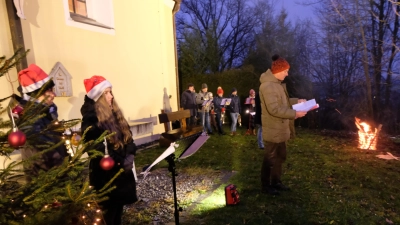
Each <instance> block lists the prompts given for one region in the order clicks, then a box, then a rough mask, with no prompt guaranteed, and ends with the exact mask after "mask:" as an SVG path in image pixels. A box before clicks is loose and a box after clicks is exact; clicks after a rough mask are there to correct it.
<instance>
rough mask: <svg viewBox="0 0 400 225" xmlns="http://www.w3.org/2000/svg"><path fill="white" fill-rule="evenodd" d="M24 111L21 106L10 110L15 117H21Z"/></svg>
mask: <svg viewBox="0 0 400 225" xmlns="http://www.w3.org/2000/svg"><path fill="white" fill-rule="evenodd" d="M23 110H24V108H22V106H20V105H17V106H15V107H14V108H13V109H12V111H11V112H12V114H14V115H17V116H21V114H22V111H23Z"/></svg>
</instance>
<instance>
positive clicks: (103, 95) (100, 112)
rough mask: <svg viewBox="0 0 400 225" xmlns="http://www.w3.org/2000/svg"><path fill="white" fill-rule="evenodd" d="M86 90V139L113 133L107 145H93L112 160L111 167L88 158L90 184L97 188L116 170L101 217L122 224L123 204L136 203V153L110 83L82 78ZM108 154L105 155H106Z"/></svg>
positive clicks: (100, 78)
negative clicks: (106, 132) (134, 170)
mask: <svg viewBox="0 0 400 225" xmlns="http://www.w3.org/2000/svg"><path fill="white" fill-rule="evenodd" d="M84 85H85V89H86V92H87V94H86V96H85V102H84V104H83V106H82V108H81V114H82V125H81V130H82V131H85V130H86V129H87V128H88V127H90V129H89V130H88V131H87V132H86V135H85V140H84V141H85V142H88V141H91V140H96V139H98V138H99V137H100V136H101V135H102V134H103V133H104V132H105V131H106V130H107V131H108V132H109V133H113V132H114V133H115V135H113V136H111V137H109V138H107V141H106V145H107V148H106V145H105V144H104V143H99V144H97V145H96V146H95V149H96V150H97V151H100V152H102V153H103V154H105V153H107V152H106V150H107V151H108V154H109V157H111V158H112V159H113V160H114V162H115V163H114V166H112V168H105V165H104V164H103V163H102V158H103V157H101V156H99V157H96V158H93V159H91V160H90V164H89V169H90V172H89V179H90V184H91V185H92V186H94V188H95V189H96V190H100V189H102V188H103V187H104V185H106V184H107V183H108V182H109V181H110V180H111V179H112V178H113V177H114V176H115V175H116V174H117V173H118V172H119V171H120V169H123V170H124V172H123V173H122V174H120V175H119V176H118V177H117V178H116V179H115V180H114V181H113V182H112V184H111V186H116V188H115V189H114V190H112V191H111V192H110V193H108V194H107V196H108V197H109V199H108V200H107V201H104V202H101V203H100V205H101V207H102V209H103V210H105V214H104V220H105V223H106V224H107V225H115V224H121V217H122V211H123V206H124V205H126V204H131V203H134V202H136V201H137V200H138V199H137V195H136V181H135V175H134V173H133V170H132V168H134V167H133V159H134V155H135V154H136V145H135V143H134V141H133V139H132V133H131V131H130V128H129V125H128V122H127V121H126V119H125V117H124V114H123V113H122V111H121V109H120V108H119V106H118V104H117V102H116V101H115V99H114V94H113V92H112V85H111V83H110V82H109V81H108V80H106V79H105V78H104V77H102V76H92V77H91V78H89V79H85V80H84ZM105 157H107V156H105Z"/></svg>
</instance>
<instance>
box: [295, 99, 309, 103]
mask: <svg viewBox="0 0 400 225" xmlns="http://www.w3.org/2000/svg"><path fill="white" fill-rule="evenodd" d="M306 101H307V100H305V99H299V100H297V103H302V102H306Z"/></svg>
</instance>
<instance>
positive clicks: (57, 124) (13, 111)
mask: <svg viewBox="0 0 400 225" xmlns="http://www.w3.org/2000/svg"><path fill="white" fill-rule="evenodd" d="M27 52H28V51H27ZM27 52H23V51H21V50H18V51H17V52H16V53H15V54H14V55H13V56H11V57H10V58H6V57H5V56H3V57H1V58H0V77H2V76H4V75H5V74H6V73H7V71H9V70H10V69H11V68H13V67H14V66H15V65H16V64H17V63H18V62H19V60H21V59H22V58H23V57H25V55H26V54H27ZM50 81H51V80H50ZM50 81H49V82H50ZM44 86H46V85H43V87H44ZM42 91H43V90H40V91H39V92H38V95H40V94H41V92H42ZM19 101H21V97H20V96H18V95H16V94H13V95H11V96H9V97H6V98H3V99H0V114H1V115H7V114H8V116H5V117H4V116H2V117H3V118H9V119H1V118H0V156H3V157H2V158H4V161H3V160H2V162H0V163H2V164H3V165H4V166H5V167H4V168H3V169H0V224H102V211H101V210H100V208H99V206H98V202H100V201H102V200H104V199H105V197H104V196H105V194H107V193H108V192H109V191H111V190H112V189H113V187H110V183H111V182H112V181H110V182H109V183H108V184H107V185H106V186H105V187H104V188H103V189H102V190H100V191H99V192H96V191H94V190H93V189H92V188H91V186H90V185H89V181H88V176H87V174H88V169H87V168H88V163H89V160H90V158H92V157H96V156H98V155H99V154H101V153H99V152H97V151H94V150H91V149H93V146H94V145H96V144H98V143H100V142H102V141H103V139H104V137H106V136H107V134H106V133H104V134H103V135H102V136H101V137H100V138H99V139H98V140H95V141H91V142H87V143H83V142H82V141H81V140H83V138H80V133H75V132H74V131H72V130H71V128H72V127H74V126H76V125H77V124H79V122H80V120H70V121H57V120H54V121H53V122H52V123H51V124H50V125H48V126H47V127H46V128H44V129H42V130H40V131H39V132H38V131H37V130H34V124H35V122H36V121H38V120H40V119H41V118H43V117H45V116H46V115H45V112H46V110H48V106H44V104H41V103H37V101H36V102H34V101H27V103H26V104H25V105H24V107H23V108H21V107H20V105H19V104H18V103H19ZM46 135H59V137H60V138H59V140H60V141H58V142H50V141H46V142H43V140H46V139H44V138H43V137H45V136H46ZM84 135H85V132H84V131H83V134H82V136H83V137H84ZM39 140H42V141H39ZM50 140H53V139H50ZM59 147H63V148H64V149H65V151H66V153H65V154H66V155H67V156H66V157H65V158H62V162H61V163H60V164H59V165H57V166H54V167H51V168H50V169H45V170H44V169H38V170H37V171H36V172H37V173H35V174H34V175H32V174H33V173H31V172H32V167H33V165H34V163H35V162H37V161H38V160H41V159H42V158H43V157H45V155H46V154H48V153H49V152H52V151H53V150H54V149H56V148H59ZM29 148H35V149H40V151H38V152H37V153H35V154H33V155H32V156H30V157H28V158H25V159H22V160H18V161H12V159H11V157H10V155H11V154H15V152H16V151H23V150H24V149H29ZM88 152H89V153H90V154H89V155H90V156H84V157H83V155H86V154H85V153H88ZM67 153H68V154H67ZM6 161H7V162H9V163H6ZM114 179H115V178H114Z"/></svg>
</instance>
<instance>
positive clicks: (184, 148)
mask: <svg viewBox="0 0 400 225" xmlns="http://www.w3.org/2000/svg"><path fill="white" fill-rule="evenodd" d="M208 138H210V136H207V135H201V132H200V133H195V134H193V135H190V136H187V137H185V138H182V139H179V140H177V141H176V142H174V143H171V146H170V147H169V148H168V149H167V150H165V151H164V152H163V153H162V154H161V155H160V156H159V157H158V158H157V159H156V160H155V161H154V162H153V163H152V164H151V165H150V166H149V167H148V168H147V169H146V171H144V172H142V174H144V178H145V177H146V176H147V173H148V171H149V170H150V169H151V167H153V166H154V165H155V164H157V163H158V162H160V161H161V160H162V159H164V158H165V160H167V162H168V171H169V172H171V175H172V190H173V192H174V209H175V211H174V217H175V224H176V225H179V211H182V208H181V207H179V208H178V199H177V194H176V179H175V177H176V176H178V174H177V173H176V165H175V160H180V159H186V158H188V157H189V156H191V155H193V154H194V153H196V152H197V150H199V148H200V147H201V146H203V144H204V143H205V142H206V141H207V139H208ZM175 146H177V147H176V148H175ZM166 155H168V156H166ZM175 155H179V157H177V158H176V157H175ZM165 156H166V157H165Z"/></svg>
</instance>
